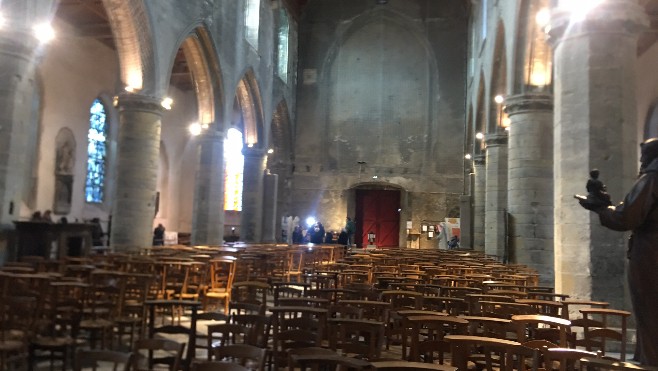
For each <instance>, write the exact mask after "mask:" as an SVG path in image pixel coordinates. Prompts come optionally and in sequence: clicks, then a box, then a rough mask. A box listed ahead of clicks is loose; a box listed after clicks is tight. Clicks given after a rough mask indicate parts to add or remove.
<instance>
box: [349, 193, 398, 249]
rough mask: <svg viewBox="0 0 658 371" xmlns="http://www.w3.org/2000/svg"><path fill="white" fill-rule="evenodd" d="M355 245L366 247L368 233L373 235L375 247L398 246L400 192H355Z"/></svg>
mask: <svg viewBox="0 0 658 371" xmlns="http://www.w3.org/2000/svg"><path fill="white" fill-rule="evenodd" d="M355 206H356V210H355V211H356V215H355V217H356V236H355V237H356V238H355V240H356V244H357V247H365V246H367V245H368V233H370V232H373V233H375V245H377V247H398V246H399V244H400V212H399V211H398V210H399V209H400V191H396V190H393V191H389V190H379V189H357V190H356V205H355Z"/></svg>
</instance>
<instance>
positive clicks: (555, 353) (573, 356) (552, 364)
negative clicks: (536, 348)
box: [542, 348, 599, 371]
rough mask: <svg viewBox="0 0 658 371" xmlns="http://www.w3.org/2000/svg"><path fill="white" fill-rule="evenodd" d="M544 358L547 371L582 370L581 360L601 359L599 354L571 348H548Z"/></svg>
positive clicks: (544, 352) (545, 350)
mask: <svg viewBox="0 0 658 371" xmlns="http://www.w3.org/2000/svg"><path fill="white" fill-rule="evenodd" d="M542 353H543V356H544V369H546V370H547V371H551V370H559V371H575V370H580V367H581V365H580V360H581V358H585V357H587V358H592V357H599V355H598V354H597V353H594V352H588V351H585V350H580V349H571V348H548V349H544V350H543V351H542Z"/></svg>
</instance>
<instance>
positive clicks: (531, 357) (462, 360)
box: [445, 335, 539, 371]
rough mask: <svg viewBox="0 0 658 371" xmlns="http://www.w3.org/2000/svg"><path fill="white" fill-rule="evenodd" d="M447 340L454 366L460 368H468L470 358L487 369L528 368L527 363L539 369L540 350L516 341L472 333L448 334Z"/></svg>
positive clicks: (509, 370)
mask: <svg viewBox="0 0 658 371" xmlns="http://www.w3.org/2000/svg"><path fill="white" fill-rule="evenodd" d="M445 340H447V341H448V342H449V343H450V350H451V354H452V366H455V367H457V368H458V369H459V370H468V369H469V368H468V363H469V360H472V361H474V362H476V363H477V364H478V365H479V367H484V368H486V369H487V370H491V369H492V368H493V367H496V368H499V369H500V370H505V371H511V370H516V369H519V367H520V368H521V369H526V367H525V365H526V364H530V365H531V366H530V369H531V370H538V369H539V352H538V351H537V350H536V349H530V348H526V347H524V346H522V345H521V344H520V343H518V342H516V341H510V340H504V339H496V338H488V337H480V336H471V335H446V336H445ZM519 365H523V366H519Z"/></svg>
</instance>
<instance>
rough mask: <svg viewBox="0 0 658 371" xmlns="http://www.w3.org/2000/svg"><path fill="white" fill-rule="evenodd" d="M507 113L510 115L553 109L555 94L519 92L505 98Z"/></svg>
mask: <svg viewBox="0 0 658 371" xmlns="http://www.w3.org/2000/svg"><path fill="white" fill-rule="evenodd" d="M505 103H506V104H505V113H507V114H508V115H509V116H510V117H512V116H514V115H517V114H520V113H527V112H541V111H552V110H553V96H552V95H548V94H519V95H513V96H510V97H507V98H506V99H505Z"/></svg>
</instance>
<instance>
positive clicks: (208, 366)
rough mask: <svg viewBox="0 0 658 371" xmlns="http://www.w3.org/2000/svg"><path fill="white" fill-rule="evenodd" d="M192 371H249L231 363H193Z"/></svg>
mask: <svg viewBox="0 0 658 371" xmlns="http://www.w3.org/2000/svg"><path fill="white" fill-rule="evenodd" d="M192 371H250V370H249V369H248V368H246V367H244V366H241V365H239V364H237V363H233V362H195V363H193V364H192Z"/></svg>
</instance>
